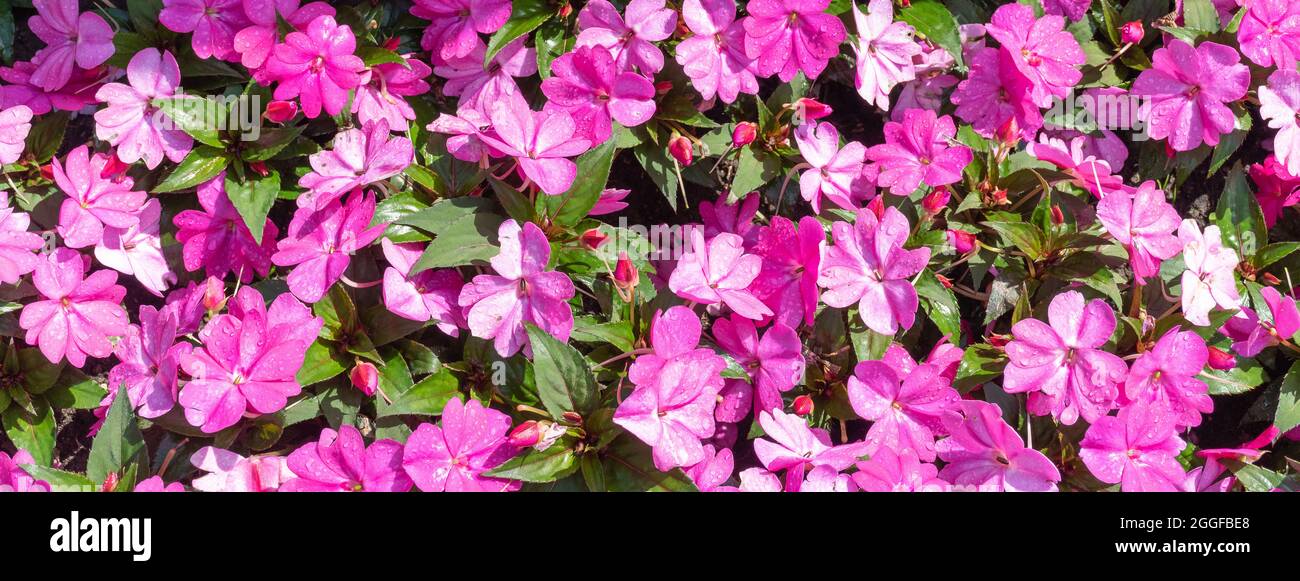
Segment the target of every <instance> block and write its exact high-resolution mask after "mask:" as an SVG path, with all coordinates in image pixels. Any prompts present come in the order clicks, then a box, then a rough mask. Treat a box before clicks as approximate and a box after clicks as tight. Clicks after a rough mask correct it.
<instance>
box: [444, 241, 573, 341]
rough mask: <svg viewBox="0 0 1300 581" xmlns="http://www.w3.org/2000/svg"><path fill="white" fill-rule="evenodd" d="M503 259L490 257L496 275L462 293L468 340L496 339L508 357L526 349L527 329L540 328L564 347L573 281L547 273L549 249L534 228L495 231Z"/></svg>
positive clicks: (475, 282) (480, 278) (480, 279)
mask: <svg viewBox="0 0 1300 581" xmlns="http://www.w3.org/2000/svg"><path fill="white" fill-rule="evenodd" d="M497 238H498V240H500V244H501V253H500V254H497V255H496V256H494V257H492V261H491V262H492V269H493V270H495V271H496V274H495V275H492V274H480V275H478V276H475V277H474V280H472V281H470V283H469V284H467V285H465V287H464V288H462V289H461V291H460V297H459V298H458V299H457V302H458V303H459V304H460V306H461V307H462V308H464V309H465V319H466V323H467V324H468V325H469V330H470V334H471V335H473V336H475V337H478V338H480V339H492V343H493V345H494V346H495V347H496V350H497V353H498V354H500V355H501V356H502V357H510V356H511V355H514V354H515V353H518V352H519V350H520V349H521V348H523V349H525V350H526V352H527V353H530V354H531V353H532V349H531V348H529V347H528V333H527V332H526V331H525V330H524V323H532V324H534V325H537V326H538V327H539V328H541V329H542V330H543V331H546V332H547V333H550V334H551V336H553V337H555V338H556V339H559V340H560V341H568V340H569V333H570V332H571V331H573V311H572V310H571V309H570V308H569V304H568V302H567V301H568V300H569V299H571V298H573V294H574V292H575V291H574V288H573V281H571V280H569V277H568V275H565V274H564V273H562V272H550V271H547V270H546V263H547V262H549V261H550V259H551V243H550V242H549V241H547V240H546V235H545V234H543V233H542V230H541V229H540V228H538V227H537V225H536V224H533V223H532V222H526V223H524V225H523V227H522V228H521V227H520V226H519V223H518V222H515V221H514V220H506V221H505V222H502V223H501V227H500V228H498V229H497Z"/></svg>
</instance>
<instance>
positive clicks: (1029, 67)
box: [984, 4, 1087, 107]
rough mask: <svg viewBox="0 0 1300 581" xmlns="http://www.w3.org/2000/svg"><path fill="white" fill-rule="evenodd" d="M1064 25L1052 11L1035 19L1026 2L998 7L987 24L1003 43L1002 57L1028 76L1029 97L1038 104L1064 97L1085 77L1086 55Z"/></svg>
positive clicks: (1049, 103) (990, 33)
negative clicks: (1031, 86)
mask: <svg viewBox="0 0 1300 581" xmlns="http://www.w3.org/2000/svg"><path fill="white" fill-rule="evenodd" d="M1064 27H1065V19H1064V18H1062V17H1060V16H1056V15H1052V14H1050V13H1049V14H1048V15H1046V16H1043V17H1042V18H1034V9H1033V8H1030V7H1029V6H1026V5H1024V4H1005V5H1003V6H1001V7H999V8H998V9H997V11H995V12H994V13H993V16H992V18H991V19H990V20H989V23H988V25H986V26H985V27H984V28H985V30H987V31H988V33H989V36H992V37H993V38H995V39H997V41H998V42H999V43H1000V44H1001V45H1002V53H1001V58H1009V59H1010V61H1011V63H1012V64H1014V65H1015V67H1016V68H1017V69H1019V70H1020V72H1021V73H1023V74H1024V75H1025V77H1026V78H1028V79H1029V82H1030V83H1031V84H1032V85H1033V88H1032V89H1031V90H1030V98H1031V99H1032V100H1033V102H1034V103H1035V104H1036V105H1038V106H1039V107H1050V106H1051V105H1052V98H1053V97H1057V98H1065V97H1066V96H1067V95H1069V93H1070V89H1072V88H1073V87H1074V86H1075V85H1077V84H1078V83H1079V81H1080V80H1081V79H1082V78H1083V73H1080V72H1079V68H1078V67H1079V66H1080V65H1082V64H1083V63H1084V61H1086V60H1087V58H1086V57H1085V56H1084V54H1083V49H1081V48H1079V42H1078V41H1077V40H1075V39H1074V35H1072V34H1070V32H1069V31H1067V30H1064Z"/></svg>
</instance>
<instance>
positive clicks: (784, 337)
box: [713, 314, 804, 410]
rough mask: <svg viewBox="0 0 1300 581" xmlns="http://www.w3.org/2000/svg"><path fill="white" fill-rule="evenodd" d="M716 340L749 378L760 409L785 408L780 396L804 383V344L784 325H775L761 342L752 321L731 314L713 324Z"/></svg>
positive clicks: (764, 334)
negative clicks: (756, 394) (755, 391)
mask: <svg viewBox="0 0 1300 581" xmlns="http://www.w3.org/2000/svg"><path fill="white" fill-rule="evenodd" d="M713 338H714V340H716V341H717V342H718V346H719V347H722V348H723V349H725V350H726V351H727V353H730V354H731V356H732V357H733V358H735V360H736V363H737V364H739V365H740V366H741V367H743V368H745V372H746V373H748V374H749V376H750V379H751V380H752V381H753V383H754V385H755V386H756V387H757V391H758V406H759V407H758V408H757V409H760V410H770V409H773V408H776V409H780V408H782V407H784V405H785V404H784V402H782V401H781V394H782V393H785V392H787V391H790V390H791V389H792V388H793V387H794V386H795V385H797V384H798V383H799V382H801V381H803V373H804V359H803V343H802V342H801V341H799V335H798V334H797V333H795V332H794V329H791V328H790V327H787V326H786V325H785V324H783V323H774V324H773V325H772V327H771V328H769V329H768V330H767V331H766V332H764V333H763V338H762V339H761V340H760V339H759V338H758V329H757V328H755V327H754V322H753V321H750V320H749V319H746V318H744V317H741V316H738V315H736V314H732V315H731V318H730V319H718V320H717V321H715V322H714V323H713Z"/></svg>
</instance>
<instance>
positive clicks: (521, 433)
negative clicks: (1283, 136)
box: [509, 420, 542, 448]
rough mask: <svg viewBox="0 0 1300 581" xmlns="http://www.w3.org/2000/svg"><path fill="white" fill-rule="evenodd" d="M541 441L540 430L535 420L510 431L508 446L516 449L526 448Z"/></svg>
mask: <svg viewBox="0 0 1300 581" xmlns="http://www.w3.org/2000/svg"><path fill="white" fill-rule="evenodd" d="M541 439H542V430H541V428H540V427H538V425H537V420H528V421H526V422H524V423H522V424H519V425H518V426H515V429H513V430H510V437H509V440H510V445H511V446H514V447H516V448H527V447H529V446H532V445H533V444H536V443H537V442H538V441H539V440H541Z"/></svg>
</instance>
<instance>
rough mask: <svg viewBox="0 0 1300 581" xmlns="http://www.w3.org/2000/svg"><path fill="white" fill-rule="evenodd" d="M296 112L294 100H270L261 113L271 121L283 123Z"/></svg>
mask: <svg viewBox="0 0 1300 581" xmlns="http://www.w3.org/2000/svg"><path fill="white" fill-rule="evenodd" d="M297 114H298V103H296V102H294V101H271V102H270V103H268V104H267V105H266V113H264V114H262V116H263V117H265V118H266V120H267V121H270V122H271V123H284V122H285V121H288V120H290V119H293V116H294V115H297Z"/></svg>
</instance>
